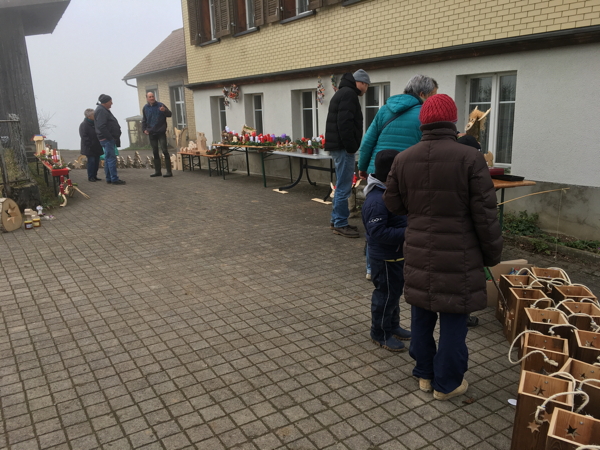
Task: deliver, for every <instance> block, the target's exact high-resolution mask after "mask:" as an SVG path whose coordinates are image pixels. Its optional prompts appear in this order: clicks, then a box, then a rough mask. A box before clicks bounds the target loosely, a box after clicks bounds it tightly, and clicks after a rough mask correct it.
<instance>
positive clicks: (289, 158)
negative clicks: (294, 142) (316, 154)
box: [288, 156, 294, 183]
mask: <svg viewBox="0 0 600 450" xmlns="http://www.w3.org/2000/svg"><path fill="white" fill-rule="evenodd" d="M288 162H289V163H290V183H291V182H293V181H294V178H293V177H292V157H291V156H288Z"/></svg>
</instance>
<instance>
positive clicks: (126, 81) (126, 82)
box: [123, 80, 137, 89]
mask: <svg viewBox="0 0 600 450" xmlns="http://www.w3.org/2000/svg"><path fill="white" fill-rule="evenodd" d="M123 81H124V82H125V84H126V85H127V86H131V87H132V88H136V89H137V86H134V85H133V84H129V83H128V81H129V80H123Z"/></svg>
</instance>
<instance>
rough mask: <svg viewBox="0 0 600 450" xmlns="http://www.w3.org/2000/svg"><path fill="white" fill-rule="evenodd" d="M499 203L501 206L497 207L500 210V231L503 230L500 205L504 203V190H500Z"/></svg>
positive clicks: (502, 209)
mask: <svg viewBox="0 0 600 450" xmlns="http://www.w3.org/2000/svg"><path fill="white" fill-rule="evenodd" d="M500 203H501V205H500V206H498V208H499V210H500V214H499V215H498V220H499V221H500V231H502V229H503V228H504V205H502V203H504V188H502V189H500Z"/></svg>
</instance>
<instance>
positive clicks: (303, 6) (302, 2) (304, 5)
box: [296, 0, 308, 14]
mask: <svg viewBox="0 0 600 450" xmlns="http://www.w3.org/2000/svg"><path fill="white" fill-rule="evenodd" d="M296 11H297V14H302V13H304V12H306V11H308V0H296Z"/></svg>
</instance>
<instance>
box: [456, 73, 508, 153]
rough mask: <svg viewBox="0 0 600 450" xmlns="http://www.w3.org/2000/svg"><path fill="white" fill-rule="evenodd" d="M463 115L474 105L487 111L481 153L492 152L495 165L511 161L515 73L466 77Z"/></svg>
mask: <svg viewBox="0 0 600 450" xmlns="http://www.w3.org/2000/svg"><path fill="white" fill-rule="evenodd" d="M467 92H468V93H469V98H468V101H467V105H468V110H467V111H466V116H467V117H468V115H469V113H470V112H471V111H473V109H475V107H476V106H477V107H478V108H479V110H480V111H487V110H488V109H490V108H491V111H490V113H489V114H488V116H487V122H486V127H485V130H484V131H483V133H482V135H481V150H482V151H483V152H484V153H487V152H488V151H489V152H492V154H493V155H494V162H495V164H499V165H502V164H507V165H508V164H510V163H511V162H512V141H513V131H514V124H515V106H516V99H517V95H516V94H517V74H516V73H507V74H502V73H501V74H491V75H476V76H472V77H469V79H468V86H467Z"/></svg>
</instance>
